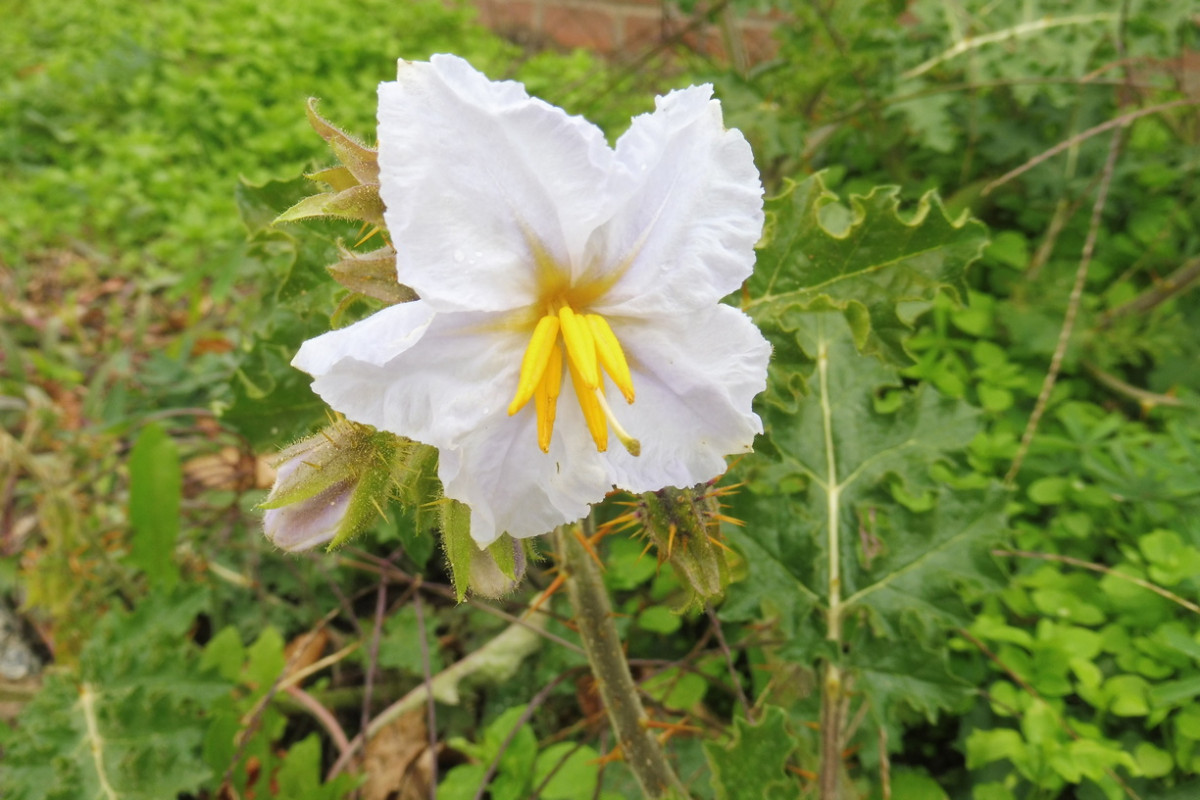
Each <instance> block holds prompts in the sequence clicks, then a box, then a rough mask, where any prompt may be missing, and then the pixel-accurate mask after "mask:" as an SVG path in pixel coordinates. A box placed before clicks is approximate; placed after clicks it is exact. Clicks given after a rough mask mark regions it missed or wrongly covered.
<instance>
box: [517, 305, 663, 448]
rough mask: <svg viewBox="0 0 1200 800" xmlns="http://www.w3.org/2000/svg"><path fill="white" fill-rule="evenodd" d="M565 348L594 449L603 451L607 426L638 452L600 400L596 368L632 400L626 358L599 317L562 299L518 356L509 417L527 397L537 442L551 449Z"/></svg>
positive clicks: (600, 381)
mask: <svg viewBox="0 0 1200 800" xmlns="http://www.w3.org/2000/svg"><path fill="white" fill-rule="evenodd" d="M560 335H561V336H560ZM560 339H561V341H560ZM564 348H565V350H566V367H567V371H568V372H569V373H570V375H571V384H572V386H574V388H575V396H576V398H578V400H579V408H580V410H581V411H583V418H584V420H585V421H586V422H587V427H588V432H589V433H591V435H592V441H594V442H595V443H596V449H597V450H598V451H600V452H601V453H603V452H605V451H606V450H608V430H609V425H611V426H612V431H613V433H614V434H615V435H616V437H617V439H618V440H620V442H621V444H622V445H623V446H624V447H625V449H626V450H628V451H629V453H630V454H631V455H635V456H636V455H638V454H640V453H641V449H642V446H641V444H640V443H639V442H638V440H637V439H634V438H633V437H632V436H630V435H629V434H628V433H626V432H625V429H624V428H622V427H621V425H620V424H619V423H618V422H617V420H616V417H615V416H614V415H613V412H612V409H611V408H610V407H609V405H608V401H607V400H606V399H605V398H604V385H603V375H602V374H601V369H603V371H604V373H607V374H608V376H609V378H611V379H612V382H613V383H614V384H616V387H617V388H618V389H620V391H621V394H622V395H623V396H624V397H625V401H626V402H627V403H632V402H633V400H634V392H633V376H632V375H631V374H630V372H629V363H628V362H627V361H626V360H625V351H624V350H622V349H621V343H620V342H619V341H618V340H617V336H616V334H615V333H613V330H612V327H611V326H609V324H608V321H607V320H606V319H604V317H602V316H600V315H599V314H580V313H577V312H576V311H575V310H574V309H573V308H571V306H570V305H568V304H567V303H559V304H557V308H556V309H551V310H548V311H547V313H546V314H545V316H543V317H542V318H541V319H539V320H538V322H537V325H536V326H535V327H534V329H533V335H532V336H531V337H530V338H529V346H528V347H526V348H525V355H524V357H522V359H521V374H520V378H519V379H518V381H517V392H516V394H515V395H514V396H513V399H512V402H511V403H510V404H509V406H508V414H509V416H512V415H513V414H516V413H517V412H518V411H520V410H521V409H522V408H524V407H525V404H526V403H528V402H529V401H530V400H531V399H532V400H533V401H534V407H535V409H536V410H537V434H538V446H539V447H540V448H542V452H543V453H548V452H550V437H551V435H552V434H553V432H554V418H555V414H556V410H557V407H558V395H559V393H560V391H561V389H562V378H563V361H564V359H563V350H564Z"/></svg>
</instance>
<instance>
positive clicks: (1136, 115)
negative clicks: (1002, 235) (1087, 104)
mask: <svg viewBox="0 0 1200 800" xmlns="http://www.w3.org/2000/svg"><path fill="white" fill-rule="evenodd" d="M1197 104H1200V100H1172V101H1171V102H1169V103H1162V104H1160V105H1157V106H1150V107H1149V108H1143V109H1140V110H1138V111H1131V112H1129V113H1128V114H1122V115H1121V116H1119V117H1115V118H1114V119H1110V120H1109V121H1108V122H1104V123H1101V124H1100V125H1097V126H1096V127H1094V128H1088V129H1087V130H1086V131H1083V132H1082V133H1077V134H1075V135H1074V136H1072V137H1071V138H1069V139H1064V140H1063V141H1061V142H1059V143H1058V144H1056V145H1054V147H1051V148H1050V149H1049V150H1047V151H1046V152H1044V153H1042V154H1041V155H1038V156H1035V157H1033V158H1031V159H1029V160H1028V161H1026V162H1025V163H1024V164H1022V165H1021V166H1019V167H1017V168H1016V169H1014V170H1011V171H1009V172H1006V173H1004V174H1003V175H1001V176H1000V177H999V178H996V180H994V181H992V182H991V183H989V184H988V185H987V186H985V187H983V191H982V192H981V194H983V195H987V194H989V193H991V191H992V190H993V189H995V188H997V187H998V186H1002V185H1004V184H1006V183H1008V182H1009V181H1011V180H1012V179H1013V178H1015V177H1017V176H1018V175H1024V174H1025V173H1026V172H1028V171H1029V170H1031V169H1033V168H1034V167H1036V166H1037V165H1038V164H1041V163H1042V162H1043V161H1045V160H1046V159H1049V158H1054V156H1056V155H1058V154H1059V153H1061V152H1062V151H1063V150H1066V149H1068V148H1070V147H1073V146H1074V145H1076V144H1078V143H1079V142H1082V141H1083V140H1084V139H1090V138H1091V137H1093V136H1096V135H1098V134H1101V133H1104V132H1105V131H1110V130H1112V129H1113V128H1122V127H1124V126H1126V125H1128V124H1129V123H1131V122H1133V121H1134V120H1136V119H1141V118H1142V117H1148V116H1150V115H1151V114H1158V113H1160V112H1163V111H1169V110H1170V109H1172V108H1179V107H1180V106H1194V105H1197Z"/></svg>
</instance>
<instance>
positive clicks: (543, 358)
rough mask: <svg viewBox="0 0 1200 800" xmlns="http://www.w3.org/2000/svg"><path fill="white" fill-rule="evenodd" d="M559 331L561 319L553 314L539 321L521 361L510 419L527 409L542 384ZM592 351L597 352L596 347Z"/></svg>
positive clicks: (510, 407)
mask: <svg viewBox="0 0 1200 800" xmlns="http://www.w3.org/2000/svg"><path fill="white" fill-rule="evenodd" d="M558 329H559V318H558V317H556V316H554V315H552V314H547V315H546V316H544V317H542V318H541V319H539V320H538V324H537V327H536V328H534V329H533V336H531V337H530V339H529V346H528V347H527V348H525V356H524V358H522V359H521V377H520V379H519V380H518V381H517V393H516V395H514V396H513V399H512V402H511V403H509V404H508V415H509V416H510V417H511V416H512V415H513V414H515V413H517V412H518V411H520V410H521V409H522V408H524V407H525V404H526V403H528V402H529V398H531V397H533V393H534V391H536V390H537V387H538V384H540V383H541V381H542V375H544V374H545V372H546V366H547V364H549V363H550V355H551V353H552V352H553V351H554V350H557V349H558V348H557V342H558ZM592 349H593V351H594V350H595V345H593V346H592ZM560 371H561V367H560Z"/></svg>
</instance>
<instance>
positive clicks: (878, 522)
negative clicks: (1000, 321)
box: [723, 311, 1007, 722]
mask: <svg viewBox="0 0 1200 800" xmlns="http://www.w3.org/2000/svg"><path fill="white" fill-rule="evenodd" d="M795 323H796V325H795V328H794V329H793V330H794V334H795V336H796V340H797V341H798V342H799V343H800V346H801V347H802V349H803V350H805V351H806V352H808V353H810V354H811V355H812V356H813V357H814V358H815V362H814V363H813V364H811V365H810V366H809V367H807V370H806V368H805V366H804V364H802V363H797V362H795V361H791V362H789V361H787V360H785V359H780V358H777V359H776V363H775V364H774V366H773V368H774V369H775V370H777V371H792V372H794V373H795V374H798V375H799V376H800V378H801V379H802V380H803V381H804V382H805V383H806V384H808V385H810V386H811V387H812V389H813V391H812V392H811V394H809V395H806V396H803V397H798V398H795V399H796V402H795V403H794V405H793V404H791V403H780V402H774V400H775V398H774V397H770V396H769V397H768V398H767V402H766V403H765V404H764V405H763V407H762V409H761V413H762V416H763V421H764V427H765V429H766V430H765V434H764V437H763V438H762V439H760V440H759V442H758V445H757V452H756V453H755V454H754V455H752V456H749V457H747V458H746V459H745V460H744V461H743V463H742V470H743V475H744V478H745V480H746V484H747V486H746V490H744V491H743V492H742V493H740V494H739V495H738V496H736V497H735V503H736V506H735V508H734V510H733V512H732V513H733V515H734V516H737V517H738V518H740V519H742V520H744V521H745V523H746V525H745V527H744V528H740V529H738V530H732V529H731V530H730V531H729V532H728V536H729V540H730V542H731V543H732V544H733V545H734V546H735V547H737V548H738V550H739V551H740V552H741V553H742V555H743V557H744V558H745V560H746V569H747V571H748V575H747V579H746V580H744V581H741V582H739V583H736V584H734V585H733V586H731V587H730V590H729V600H728V602H727V603H726V605H725V607H724V608H723V615H724V616H725V617H726V618H727V619H731V620H747V619H753V618H754V617H755V612H757V613H758V615H759V618H767V619H775V620H776V621H777V623H778V635H779V637H780V638H781V639H782V640H783V641H784V642H786V644H784V645H782V646H781V647H780V648H779V652H780V655H781V656H782V657H784V658H791V659H794V660H797V661H800V662H802V663H811V662H812V661H813V660H815V659H817V658H822V657H824V658H830V659H837V660H839V661H846V663H847V666H849V667H853V668H855V669H856V674H857V675H858V679H859V680H860V681H861V683H860V684H856V685H860V686H861V687H862V688H864V689H865V692H864V694H865V696H866V697H867V699H868V701H869V702H870V703H871V708H872V712H873V713H874V714H875V715H876V718H877V719H880V720H890V721H893V722H894V721H896V720H897V719H898V717H897V709H898V708H899V707H900V706H904V705H907V706H908V707H910V708H912V709H914V710H916V711H918V712H920V713H922V714H924V715H925V716H926V717H928V718H933V717H934V716H935V715H936V713H937V712H938V711H940V710H945V709H954V708H957V707H959V706H960V705H961V704H962V702H963V700H964V697H966V687H965V686H964V685H963V684H962V682H961V681H959V680H957V679H955V678H953V677H952V676H951V675H950V674H949V671H948V669H947V667H946V665H945V660H944V641H945V639H944V637H945V633H946V631H948V630H951V629H953V628H956V627H959V626H962V625H965V624H968V623H969V621H970V619H971V614H970V613H969V612H968V610H967V608H966V606H965V604H964V603H963V602H962V600H961V598H960V593H961V592H962V591H963V590H964V589H970V590H972V591H975V592H977V591H978V590H980V589H984V590H987V589H995V588H998V587H1000V586H1001V585H1002V581H1001V578H1002V575H1001V573H1000V572H999V570H998V569H997V567H996V565H995V563H994V561H993V558H992V556H991V553H990V550H991V547H992V546H993V544H994V543H995V542H996V540H997V539H998V538H999V537H1000V536H1001V535H1003V533H1004V531H1005V530H1006V523H1005V516H1004V508H1005V503H1006V500H1007V493H1006V492H1004V491H1003V490H1001V489H1000V488H998V487H995V486H987V485H986V484H985V488H983V489H980V490H976V489H966V488H954V487H953V486H952V485H950V484H949V483H948V482H947V481H946V480H945V475H947V474H949V475H952V474H953V468H952V463H953V458H954V457H955V456H956V455H957V454H958V453H961V452H962V451H963V450H964V449H965V447H966V446H967V444H968V443H969V442H970V441H971V439H972V437H973V436H974V434H975V431H976V414H975V412H974V411H973V410H972V409H971V408H970V407H969V406H968V405H967V404H966V403H964V402H962V401H958V400H951V399H947V398H944V397H939V396H938V395H937V394H936V393H935V392H933V391H931V390H929V389H928V388H926V387H922V386H918V387H916V388H915V389H911V390H908V389H904V388H902V387H901V380H900V378H899V375H898V373H897V369H896V368H895V367H894V366H890V365H887V364H884V363H882V362H881V361H880V360H879V359H876V358H873V357H864V356H862V355H860V354H859V352H858V350H857V348H856V346H855V343H854V339H853V329H852V326H851V324H850V323H848V322H847V321H846V320H845V318H844V317H843V315H842V314H840V313H836V312H828V311H826V312H809V313H807V314H805V315H804V316H803V317H798V318H797V319H796V320H795ZM780 383H784V382H783V381H776V385H778V384H780ZM885 394H887V395H889V397H890V399H891V402H889V403H887V404H884V405H882V406H881V405H880V404H877V403H876V402H875V399H876V398H877V397H880V396H882V395H885ZM789 399H791V398H789ZM939 464H944V465H945V466H938V468H937V470H933V469H932V468H933V467H934V466H937V465H939ZM935 471H936V472H937V474H938V477H937V478H935V477H934V474H933V472H935ZM897 486H899V487H902V488H903V489H904V490H905V494H907V495H909V496H923V497H925V498H926V502H924V503H921V504H918V505H917V508H927V509H928V510H913V509H911V508H908V507H906V506H905V505H903V504H902V503H899V502H897V501H896V500H895V499H894V498H895V494H896V493H895V491H894V489H895V487H897ZM835 570H836V571H835ZM835 604H836V611H835V610H834V608H835ZM815 612H816V613H815ZM835 613H836V614H837V616H838V618H839V621H838V625H839V626H840V628H841V629H842V630H841V635H840V636H839V638H840V640H841V642H842V644H843V645H844V646H845V647H848V648H849V651H848V653H843V652H842V650H843V648H841V647H836V646H833V645H831V644H829V642H828V641H827V638H828V637H827V634H828V628H827V627H824V626H820V625H819V623H820V622H821V621H827V620H828V619H829V617H830V615H831V614H835ZM862 622H865V623H866V624H865V625H864V624H861V623H862ZM875 637H879V638H875ZM897 642H902V643H903V646H902V647H897V644H896V643H897ZM897 659H900V660H899V661H897Z"/></svg>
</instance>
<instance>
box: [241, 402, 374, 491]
mask: <svg viewBox="0 0 1200 800" xmlns="http://www.w3.org/2000/svg"><path fill="white" fill-rule="evenodd" d="M376 438H377V434H376V433H375V432H374V430H372V429H371V428H369V427H367V426H365V425H359V424H358V423H355V422H348V421H340V422H335V423H334V424H332V425H330V426H329V427H327V428H325V429H324V430H322V431H321V432H320V433H318V434H316V435H314V436H310V437H308V438H306V439H302V440H300V441H299V442H296V443H295V444H293V445H291V446H290V447H287V448H285V449H284V450H282V451H281V452H280V453H279V455H277V456H276V457H275V458H274V460H273V462H272V463H273V465H274V466H275V467H276V468H277V469H280V470H281V471H282V468H283V467H284V466H285V465H286V464H288V463H289V462H291V461H296V460H298V461H299V462H300V467H298V468H297V474H296V475H295V476H294V477H293V476H288V477H285V478H283V479H276V481H275V487H274V488H273V489H272V490H271V494H270V495H268V496H267V499H266V500H264V501H263V502H261V503H259V504H258V508H259V509H260V510H263V511H266V510H269V509H273V508H283V507H284V506H290V505H292V504H293V503H301V502H303V501H305V500H308V499H309V498H312V497H315V496H316V495H318V494H320V493H321V492H323V491H325V490H326V489H329V488H330V487H332V486H334V485H335V484H339V483H347V482H350V481H353V480H355V479H356V478H357V476H358V475H359V474H360V473H361V472H363V471H364V469H366V468H367V465H369V464H371V462H372V459H373V458H374V457H375V439H376Z"/></svg>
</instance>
